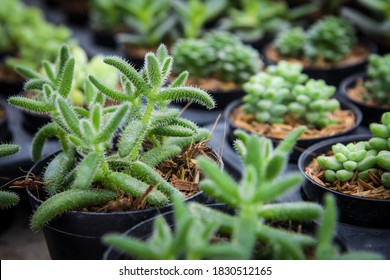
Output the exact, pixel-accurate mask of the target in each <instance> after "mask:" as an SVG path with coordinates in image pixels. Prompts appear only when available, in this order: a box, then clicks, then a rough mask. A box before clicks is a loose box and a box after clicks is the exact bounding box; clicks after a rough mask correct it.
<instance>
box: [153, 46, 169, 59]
mask: <svg viewBox="0 0 390 280" xmlns="http://www.w3.org/2000/svg"><path fill="white" fill-rule="evenodd" d="M156 57H157V58H158V61H159V62H160V63H163V62H164V60H165V59H166V58H167V57H168V49H167V47H166V46H165V45H164V44H160V45H159V46H158V48H157V52H156Z"/></svg>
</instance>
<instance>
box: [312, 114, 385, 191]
mask: <svg viewBox="0 0 390 280" xmlns="http://www.w3.org/2000/svg"><path fill="white" fill-rule="evenodd" d="M370 131H371V133H372V135H373V137H371V138H370V139H368V140H367V141H360V142H357V143H348V144H347V145H343V144H341V143H337V144H335V145H333V146H332V151H333V155H332V156H325V155H321V156H319V157H317V162H318V165H319V166H320V168H321V169H323V170H325V179H326V180H327V181H328V182H331V183H333V182H334V181H336V180H339V181H341V182H345V181H348V180H350V179H351V178H352V177H353V176H354V175H355V174H356V176H358V178H360V179H362V180H368V179H369V178H370V176H369V175H370V173H373V174H379V175H381V181H382V183H383V185H384V186H386V187H390V172H388V171H390V113H384V114H383V115H382V118H381V123H371V124H370Z"/></svg>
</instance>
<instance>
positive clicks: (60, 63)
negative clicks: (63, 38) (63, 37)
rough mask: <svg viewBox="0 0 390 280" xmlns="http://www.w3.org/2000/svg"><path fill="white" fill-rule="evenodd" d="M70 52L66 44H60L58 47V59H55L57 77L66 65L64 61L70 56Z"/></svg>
mask: <svg viewBox="0 0 390 280" xmlns="http://www.w3.org/2000/svg"><path fill="white" fill-rule="evenodd" d="M70 56H71V53H70V50H69V47H68V46H67V45H62V46H61V48H60V53H59V55H58V61H57V74H56V76H57V77H59V76H60V75H61V73H62V71H63V69H64V67H65V65H66V62H67V61H68V59H69V58H70Z"/></svg>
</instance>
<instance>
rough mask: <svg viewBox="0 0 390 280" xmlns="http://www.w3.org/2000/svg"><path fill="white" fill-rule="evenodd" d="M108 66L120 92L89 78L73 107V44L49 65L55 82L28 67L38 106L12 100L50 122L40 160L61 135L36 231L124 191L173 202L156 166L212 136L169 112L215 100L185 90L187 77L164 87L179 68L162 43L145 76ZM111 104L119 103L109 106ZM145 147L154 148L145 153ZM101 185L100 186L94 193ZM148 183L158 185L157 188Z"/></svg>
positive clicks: (36, 148) (41, 135)
mask: <svg viewBox="0 0 390 280" xmlns="http://www.w3.org/2000/svg"><path fill="white" fill-rule="evenodd" d="M104 62H105V63H106V64H108V65H111V66H113V67H114V68H116V69H115V70H114V71H116V70H119V72H120V74H121V78H120V80H121V90H117V89H116V88H110V87H108V86H106V85H105V84H103V83H102V82H101V81H100V80H98V79H97V78H96V77H94V76H90V77H89V79H88V80H87V81H85V95H86V97H87V100H88V104H87V108H84V107H80V106H76V105H72V104H71V102H70V100H69V95H70V92H71V89H72V84H73V82H74V65H75V59H74V58H73V57H72V55H71V52H70V50H69V48H68V47H67V46H63V47H62V48H61V50H60V53H59V57H58V59H57V63H56V65H55V67H54V68H51V67H47V64H46V63H44V66H45V65H46V67H45V70H46V71H47V73H46V74H47V76H48V77H49V79H46V78H45V77H42V76H41V75H40V74H39V73H37V72H35V71H32V70H31V71H30V72H28V71H27V70H26V69H23V71H24V72H25V73H27V74H28V75H29V76H30V77H31V78H32V79H30V80H29V81H28V82H27V83H26V86H25V87H26V88H28V89H33V90H42V94H41V95H40V99H39V100H31V99H28V98H25V97H19V96H14V97H10V98H9V103H11V104H12V105H14V106H17V107H20V108H22V109H26V110H30V111H34V112H38V113H47V114H49V115H50V116H51V118H52V121H51V122H50V123H48V124H46V125H45V126H43V127H42V128H41V129H40V130H39V131H38V132H37V133H36V135H35V137H34V139H33V143H32V155H33V158H34V159H35V160H38V159H40V158H41V155H42V149H43V146H44V144H45V141H46V139H47V138H49V137H57V138H58V139H59V141H60V143H61V146H62V151H61V152H60V153H58V154H57V155H56V156H55V157H54V158H53V160H52V161H51V162H50V163H49V165H48V166H47V168H46V170H45V172H44V175H43V179H44V183H45V185H44V189H45V191H46V193H47V194H48V198H47V200H45V201H44V202H43V203H42V204H41V205H40V206H39V207H38V209H37V211H36V212H35V213H34V215H33V217H32V220H31V227H32V229H33V230H38V229H41V228H42V227H43V226H44V224H45V223H46V222H48V221H50V220H51V219H52V218H54V217H55V216H57V215H59V214H61V213H63V212H65V211H68V210H72V209H78V208H80V207H87V206H90V205H95V204H101V203H106V202H108V201H110V200H113V199H115V198H116V197H117V196H118V195H120V193H122V192H123V193H125V194H127V195H131V196H133V197H136V198H137V197H138V198H139V197H143V196H144V195H145V196H146V197H145V200H146V201H147V202H148V203H149V204H150V205H165V204H167V203H169V201H170V200H171V199H172V197H173V196H174V195H175V194H176V195H180V192H179V191H178V190H177V189H175V188H174V187H173V186H172V185H171V184H170V183H168V182H167V181H165V180H164V179H163V178H162V177H161V176H160V175H159V174H158V173H157V171H155V170H154V167H155V166H157V165H158V164H159V163H160V162H162V161H163V160H165V159H168V158H171V157H173V156H175V155H178V154H179V153H180V152H181V151H182V148H183V147H185V146H188V145H190V144H191V143H192V142H196V141H200V140H204V139H207V138H208V137H209V132H208V131H206V130H201V129H199V128H198V127H197V126H196V125H195V124H194V123H192V122H191V121H188V120H185V119H182V118H180V117H179V111H178V110H177V109H170V108H167V106H168V105H169V103H170V102H171V101H173V100H178V99H185V100H191V101H195V102H199V103H200V104H203V105H204V106H206V107H207V108H212V107H213V106H214V101H213V100H212V98H211V97H210V96H209V95H208V94H207V93H206V92H204V91H202V90H200V89H197V88H193V87H186V86H183V82H185V80H186V77H187V76H188V73H187V72H183V73H182V74H181V75H179V76H178V78H177V79H176V80H175V81H174V82H172V83H171V84H170V86H169V87H164V85H165V83H166V79H167V77H168V76H169V74H170V71H171V69H172V63H173V59H172V57H171V56H169V54H168V52H167V49H166V47H165V46H164V45H161V46H160V47H159V49H158V51H157V53H148V54H147V55H146V57H145V66H144V68H142V69H141V70H140V71H137V70H135V68H133V67H132V66H131V65H130V64H128V63H127V62H126V61H124V60H123V59H121V58H119V57H107V58H105V59H104ZM106 98H109V99H113V100H115V101H117V102H118V103H119V104H118V105H113V106H109V107H104V104H105V99H106ZM143 99H144V100H145V101H146V105H145V107H144V108H143V107H142V100H143ZM118 133H119V134H118ZM145 142H148V143H150V146H151V147H150V148H148V149H144V146H143V143H145ZM115 143H117V144H115ZM114 144H115V145H116V146H115V147H117V148H116V149H114V146H113V145H114ZM96 183H99V185H101V186H102V188H96V187H95V184H96ZM150 184H151V185H152V186H154V188H152V189H151V190H150V189H149V186H150Z"/></svg>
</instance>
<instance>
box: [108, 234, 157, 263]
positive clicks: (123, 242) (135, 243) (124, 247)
mask: <svg viewBox="0 0 390 280" xmlns="http://www.w3.org/2000/svg"><path fill="white" fill-rule="evenodd" d="M103 242H104V243H105V244H107V245H109V246H113V247H114V248H117V249H119V250H121V251H123V252H125V253H127V254H129V255H130V256H137V257H138V258H140V259H143V260H150V259H156V260H157V259H159V258H161V256H160V254H159V252H156V251H155V250H153V249H154V247H151V246H150V245H149V244H148V243H145V242H143V241H141V240H138V239H135V238H131V237H128V236H121V235H118V234H107V235H105V236H104V237H103Z"/></svg>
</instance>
